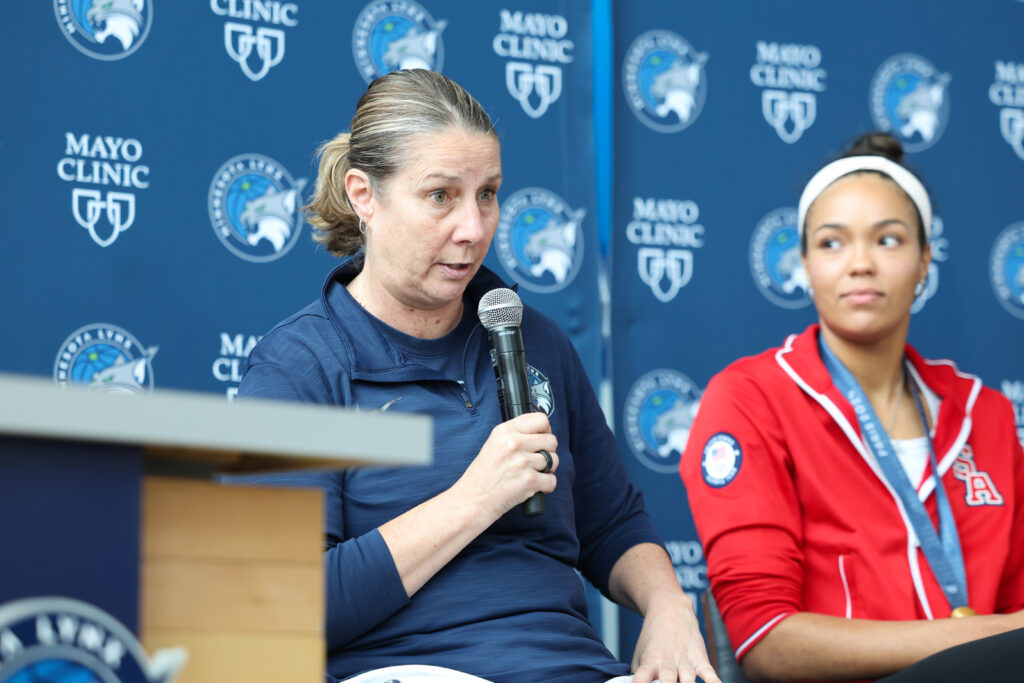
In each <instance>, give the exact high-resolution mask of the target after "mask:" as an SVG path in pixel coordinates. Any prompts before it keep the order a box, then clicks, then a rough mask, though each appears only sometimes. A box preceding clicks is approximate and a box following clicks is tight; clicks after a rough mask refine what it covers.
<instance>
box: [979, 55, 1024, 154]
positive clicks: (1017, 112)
mask: <svg viewBox="0 0 1024 683" xmlns="http://www.w3.org/2000/svg"><path fill="white" fill-rule="evenodd" d="M995 67H996V77H995V80H994V81H993V83H992V85H991V86H989V89H988V99H989V100H990V101H991V102H992V104H994V105H996V106H997V107H1001V109H1000V110H999V132H1000V133H1001V134H1002V136H1003V139H1004V140H1006V144H1008V145H1010V147H1012V148H1013V151H1014V152H1016V154H1017V156H1018V157H1020V158H1021V159H1024V64H1015V63H1014V62H996V63H995Z"/></svg>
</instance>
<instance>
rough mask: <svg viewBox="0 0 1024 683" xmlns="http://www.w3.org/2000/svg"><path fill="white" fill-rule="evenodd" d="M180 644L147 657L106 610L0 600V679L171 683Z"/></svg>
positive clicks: (53, 600) (48, 600)
mask: <svg viewBox="0 0 1024 683" xmlns="http://www.w3.org/2000/svg"><path fill="white" fill-rule="evenodd" d="M186 659H187V655H186V652H185V650H183V649H181V648H172V649H168V650H160V651H159V652H157V653H156V654H155V655H154V656H153V657H148V656H147V655H146V652H145V651H144V650H143V649H142V646H141V645H140V644H139V641H138V640H136V638H135V636H134V635H132V633H131V631H129V630H128V629H127V628H125V626H124V625H123V624H122V623H121V622H120V621H118V620H117V619H115V618H114V617H113V616H111V615H110V614H108V613H107V612H105V611H103V610H101V609H99V608H98V607H95V606H93V605H90V604H88V603H86V602H82V601H80V600H72V599H71V598H61V597H40V598H26V599H23V600H16V601H14V602H9V603H7V604H0V680H2V681H8V682H9V683H31V682H34V681H52V682H53V683H91V682H93V681H96V682H97V683H99V682H100V681H102V682H103V683H171V682H172V681H174V680H175V679H176V678H177V677H178V673H179V672H180V671H181V669H182V667H183V666H184V664H185V660H186Z"/></svg>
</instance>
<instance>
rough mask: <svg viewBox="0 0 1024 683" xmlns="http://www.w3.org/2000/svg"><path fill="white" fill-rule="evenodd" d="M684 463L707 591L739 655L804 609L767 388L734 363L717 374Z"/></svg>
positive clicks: (785, 477)
mask: <svg viewBox="0 0 1024 683" xmlns="http://www.w3.org/2000/svg"><path fill="white" fill-rule="evenodd" d="M679 469H680V475H681V476H682V479H683V483H684V484H685V485H686V490H687V495H688V497H689V502H690V508H691V511H692V513H693V518H694V522H695V524H696V527H697V532H698V534H699V535H700V538H701V542H702V544H703V546H704V554H705V557H706V558H707V562H708V576H709V579H710V583H711V590H712V593H713V594H714V596H715V600H716V602H717V603H718V607H719V610H720V611H721V613H722V617H723V619H724V621H725V625H726V628H727V630H728V632H729V639H730V641H731V644H732V646H733V649H734V650H735V651H736V656H737V658H742V657H743V656H744V655H745V654H746V653H747V652H748V651H749V650H750V648H751V647H753V646H754V645H755V644H756V643H757V642H759V641H760V639H761V638H763V637H764V635H765V634H767V633H768V632H769V631H770V630H771V628H773V627H774V626H775V625H776V624H778V623H779V622H780V621H782V619H783V618H785V617H786V616H789V615H791V614H794V613H796V612H798V611H800V610H801V595H802V589H801V586H802V583H803V554H802V552H801V545H802V544H801V538H802V534H801V518H800V515H801V513H800V505H799V502H798V500H797V495H796V491H795V488H794V483H793V476H792V463H791V460H790V458H789V453H788V450H787V447H786V444H785V443H784V441H783V437H782V430H781V429H780V428H779V421H778V416H777V414H776V413H775V411H774V410H773V403H772V397H771V396H770V395H768V392H766V390H765V389H764V388H763V387H762V386H760V385H759V383H758V382H756V381H755V380H754V379H753V378H752V377H751V376H749V375H746V374H743V373H742V372H741V371H738V370H735V369H733V368H729V369H726V370H725V371H724V372H722V373H721V374H719V375H717V376H716V377H715V378H713V379H712V380H711V382H710V384H709V385H708V388H707V390H706V391H705V393H704V395H703V397H702V398H701V403H700V409H699V411H698V414H697V417H696V419H695V421H694V424H693V428H692V430H691V432H690V438H689V440H688V445H687V448H686V452H685V453H684V454H683V457H682V459H681V460H680V463H679Z"/></svg>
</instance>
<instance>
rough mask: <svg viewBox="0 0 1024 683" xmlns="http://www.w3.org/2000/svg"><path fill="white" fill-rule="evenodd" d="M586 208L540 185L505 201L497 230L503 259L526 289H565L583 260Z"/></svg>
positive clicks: (509, 272)
mask: <svg viewBox="0 0 1024 683" xmlns="http://www.w3.org/2000/svg"><path fill="white" fill-rule="evenodd" d="M586 213H587V212H586V209H572V208H571V207H570V206H569V205H568V204H567V203H566V202H565V201H564V200H563V199H562V198H561V197H559V196H558V195H556V194H554V193H553V192H548V191H547V190H543V189H541V188H538V187H528V188H526V189H524V190H519V191H518V192H516V193H515V194H513V195H512V196H511V197H509V198H508V199H506V200H505V202H504V203H503V204H502V205H501V220H500V221H499V222H498V232H497V235H496V236H495V242H496V245H497V252H498V258H499V259H500V260H501V265H502V266H504V267H505V270H506V271H507V272H508V274H509V275H510V276H511V277H513V278H515V280H516V282H518V283H519V284H521V285H522V286H523V287H525V288H526V289H530V290H533V291H534V292H543V293H550V292H557V291H558V290H560V289H563V288H564V287H566V286H567V285H568V284H569V283H570V282H572V280H573V278H575V277H576V274H577V273H578V272H579V270H580V265H581V264H582V263H583V230H582V229H581V225H582V223H583V217H584V216H585V215H586Z"/></svg>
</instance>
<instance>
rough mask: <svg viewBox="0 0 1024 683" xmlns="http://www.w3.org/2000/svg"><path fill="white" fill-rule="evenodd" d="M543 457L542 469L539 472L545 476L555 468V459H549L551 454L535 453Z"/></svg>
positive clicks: (544, 452) (545, 452)
mask: <svg viewBox="0 0 1024 683" xmlns="http://www.w3.org/2000/svg"><path fill="white" fill-rule="evenodd" d="M537 452H538V453H540V454H541V455H543V456H544V461H545V464H544V469H542V470H541V471H540V473H541V474H547V473H548V472H550V471H551V468H552V467H554V466H555V459H554V458H552V457H551V454H550V453H548V452H547V451H537Z"/></svg>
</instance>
